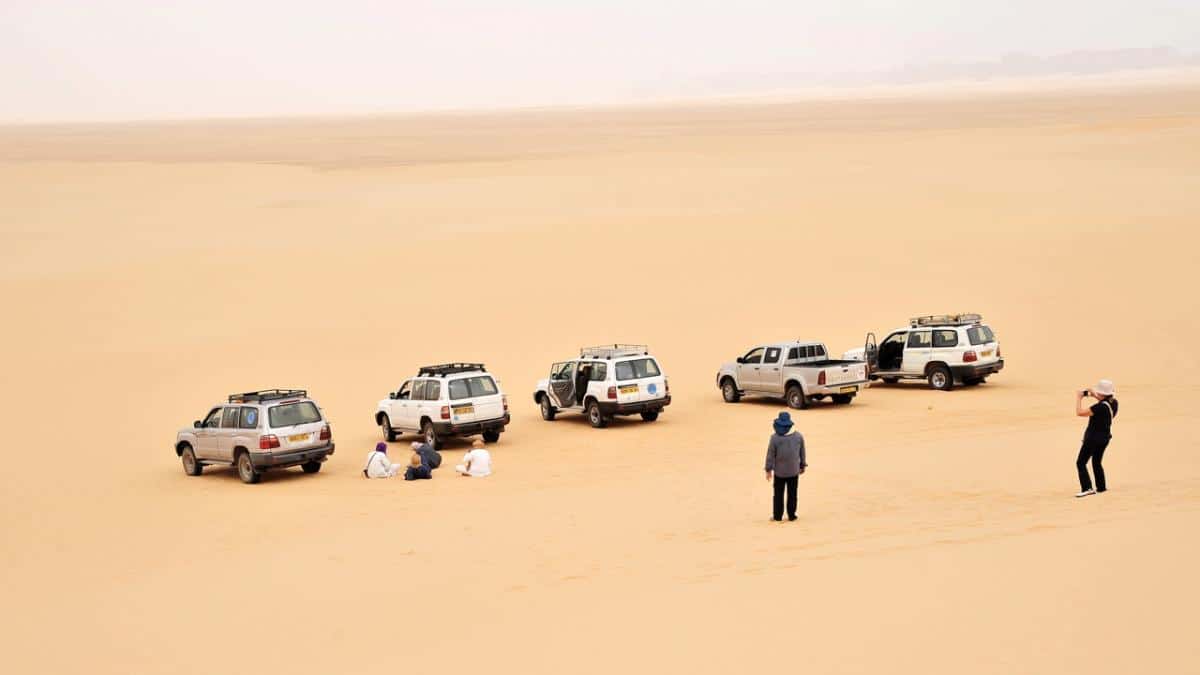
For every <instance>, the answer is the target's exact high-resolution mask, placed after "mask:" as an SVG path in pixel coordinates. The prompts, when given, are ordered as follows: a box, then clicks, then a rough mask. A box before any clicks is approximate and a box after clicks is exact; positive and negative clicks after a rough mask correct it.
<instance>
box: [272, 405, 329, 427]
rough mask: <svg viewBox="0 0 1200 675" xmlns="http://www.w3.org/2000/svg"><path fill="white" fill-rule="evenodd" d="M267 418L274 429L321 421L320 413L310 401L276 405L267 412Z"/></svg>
mask: <svg viewBox="0 0 1200 675" xmlns="http://www.w3.org/2000/svg"><path fill="white" fill-rule="evenodd" d="M267 416H268V418H269V419H270V420H271V427H272V428H274V429H278V428H279V427H294V426H296V425H297V424H311V423H313V422H320V421H321V411H319V410H317V406H316V405H315V404H313V402H312V401H300V402H299V403H284V404H283V405H277V406H275V407H274V408H270V409H269V410H267Z"/></svg>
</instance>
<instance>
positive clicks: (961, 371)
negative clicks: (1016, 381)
mask: <svg viewBox="0 0 1200 675" xmlns="http://www.w3.org/2000/svg"><path fill="white" fill-rule="evenodd" d="M1003 369H1004V359H1000V360H999V361H996V362H994V363H985V364H982V365H976V364H971V365H969V366H950V372H951V373H953V374H954V379H956V380H965V379H967V378H972V377H987V376H988V375H992V374H994V373H998V372H1000V371H1001V370H1003Z"/></svg>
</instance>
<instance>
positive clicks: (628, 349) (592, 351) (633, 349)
mask: <svg viewBox="0 0 1200 675" xmlns="http://www.w3.org/2000/svg"><path fill="white" fill-rule="evenodd" d="M649 353H650V348H649V347H647V346H646V345H623V344H611V345H598V346H596V347H582V348H580V350H579V358H583V359H612V358H616V357H618V356H637V355H639V354H649Z"/></svg>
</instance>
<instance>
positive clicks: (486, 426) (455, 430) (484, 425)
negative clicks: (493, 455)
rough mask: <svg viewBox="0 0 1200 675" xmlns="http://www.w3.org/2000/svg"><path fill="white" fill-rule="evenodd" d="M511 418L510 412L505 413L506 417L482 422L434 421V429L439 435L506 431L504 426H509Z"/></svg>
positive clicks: (465, 434) (466, 434)
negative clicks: (456, 422)
mask: <svg viewBox="0 0 1200 675" xmlns="http://www.w3.org/2000/svg"><path fill="white" fill-rule="evenodd" d="M510 419H511V418H510V417H509V414H508V413H504V417H497V418H495V419H490V420H483V421H482V422H463V423H460V424H455V423H454V422H434V423H433V430H434V431H435V432H437V435H438V436H471V435H474V434H482V433H483V432H485V431H504V427H506V426H508V422H509V420H510Z"/></svg>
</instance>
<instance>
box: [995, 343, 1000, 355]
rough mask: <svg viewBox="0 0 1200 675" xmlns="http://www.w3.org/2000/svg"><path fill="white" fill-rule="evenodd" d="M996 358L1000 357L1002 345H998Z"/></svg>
mask: <svg viewBox="0 0 1200 675" xmlns="http://www.w3.org/2000/svg"><path fill="white" fill-rule="evenodd" d="M996 358H1000V345H996Z"/></svg>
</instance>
